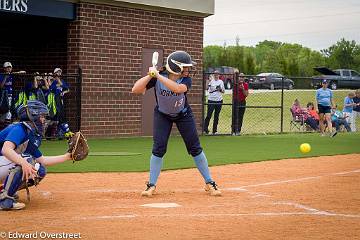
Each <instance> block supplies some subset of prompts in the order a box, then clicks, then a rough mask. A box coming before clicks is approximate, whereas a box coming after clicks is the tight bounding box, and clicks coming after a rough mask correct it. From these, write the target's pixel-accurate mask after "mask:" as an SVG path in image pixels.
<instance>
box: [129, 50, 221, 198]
mask: <svg viewBox="0 0 360 240" xmlns="http://www.w3.org/2000/svg"><path fill="white" fill-rule="evenodd" d="M194 64H195V63H194V62H193V61H192V60H191V56H190V55H189V54H188V53H186V52H184V51H176V52H173V53H171V54H170V55H169V56H168V57H167V59H166V65H165V69H164V71H160V72H158V70H157V69H156V68H155V67H150V68H149V73H151V72H155V77H154V78H152V77H151V76H150V75H146V76H144V77H142V78H140V79H139V80H137V81H136V83H135V84H134V87H133V88H132V92H133V93H135V94H144V93H145V91H146V90H147V89H150V88H152V87H154V88H155V98H156V103H157V104H156V107H155V109H154V129H153V141H154V142H153V149H152V155H151V158H150V179H149V182H148V183H147V186H146V189H145V191H143V192H142V196H147V197H150V196H152V195H153V194H154V192H155V189H156V183H157V180H158V177H159V175H160V171H161V167H162V164H163V156H164V155H165V153H166V148H167V143H168V140H169V136H170V132H171V128H172V125H173V123H175V124H176V127H177V128H178V130H179V132H180V134H181V136H182V138H183V140H184V142H185V145H186V149H187V151H188V153H189V154H191V156H192V157H193V158H194V161H195V164H196V166H197V168H198V169H199V172H200V173H201V175H202V176H203V178H204V180H205V184H206V185H205V191H207V192H209V193H210V195H212V196H220V195H221V192H220V190H219V189H218V187H217V185H216V183H215V182H214V181H213V179H212V178H211V175H210V172H209V167H208V162H207V159H206V156H205V154H204V152H203V150H202V148H201V145H200V141H199V137H198V134H197V130H196V125H195V119H194V116H193V113H192V111H191V108H190V105H189V103H188V101H187V97H186V93H187V91H188V90H189V89H190V88H191V82H192V79H191V78H190V77H189V71H190V68H191V67H192V66H193V65H194Z"/></svg>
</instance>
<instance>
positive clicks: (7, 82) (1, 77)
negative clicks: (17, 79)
mask: <svg viewBox="0 0 360 240" xmlns="http://www.w3.org/2000/svg"><path fill="white" fill-rule="evenodd" d="M13 81H14V77H13V75H11V74H0V83H2V82H4V89H6V91H7V92H8V94H12V92H13V88H12V87H13Z"/></svg>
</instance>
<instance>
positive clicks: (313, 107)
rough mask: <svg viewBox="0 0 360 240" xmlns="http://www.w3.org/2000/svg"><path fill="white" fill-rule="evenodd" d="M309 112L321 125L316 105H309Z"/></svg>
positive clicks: (310, 103)
mask: <svg viewBox="0 0 360 240" xmlns="http://www.w3.org/2000/svg"><path fill="white" fill-rule="evenodd" d="M306 107H307V111H308V113H309V115H310V116H311V117H312V118H313V119H315V121H316V123H317V124H318V125H319V120H320V117H319V114H318V113H317V111H316V110H315V106H314V103H312V102H309V103H308V104H307V105H306Z"/></svg>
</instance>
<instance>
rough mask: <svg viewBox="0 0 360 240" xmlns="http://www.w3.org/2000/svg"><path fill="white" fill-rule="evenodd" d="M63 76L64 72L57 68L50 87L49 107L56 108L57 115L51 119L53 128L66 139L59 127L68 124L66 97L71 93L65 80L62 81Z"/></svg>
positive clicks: (60, 136)
mask: <svg viewBox="0 0 360 240" xmlns="http://www.w3.org/2000/svg"><path fill="white" fill-rule="evenodd" d="M61 76H62V70H61V69H60V68H55V70H54V78H53V81H52V83H51V85H50V94H49V95H48V106H50V107H56V111H55V112H56V113H55V114H54V116H52V117H51V118H50V119H51V120H52V122H53V127H55V128H56V131H57V135H58V137H59V138H63V137H64V136H63V133H62V132H61V129H60V128H59V126H61V125H62V124H64V123H67V122H66V116H65V105H64V96H65V94H67V93H68V92H69V91H70V90H69V84H68V83H67V82H66V81H65V80H64V79H62V78H61ZM53 112H54V111H53Z"/></svg>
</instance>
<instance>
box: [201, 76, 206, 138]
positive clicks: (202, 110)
mask: <svg viewBox="0 0 360 240" xmlns="http://www.w3.org/2000/svg"><path fill="white" fill-rule="evenodd" d="M205 77H206V73H205V72H203V77H202V100H201V101H202V104H201V123H200V126H201V134H204V121H205V102H206V96H205V83H206V79H205Z"/></svg>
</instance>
